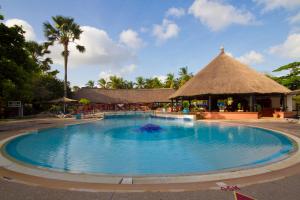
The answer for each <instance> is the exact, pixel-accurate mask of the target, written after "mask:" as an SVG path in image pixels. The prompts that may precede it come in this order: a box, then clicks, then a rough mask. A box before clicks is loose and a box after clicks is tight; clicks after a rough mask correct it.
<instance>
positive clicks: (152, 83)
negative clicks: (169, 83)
mask: <svg viewBox="0 0 300 200" xmlns="http://www.w3.org/2000/svg"><path fill="white" fill-rule="evenodd" d="M145 82H146V83H145V88H148V89H149V88H162V87H163V84H162V82H161V81H160V80H159V78H157V77H154V78H147V79H146V81H145Z"/></svg>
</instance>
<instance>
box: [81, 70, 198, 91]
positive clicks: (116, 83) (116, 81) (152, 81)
mask: <svg viewBox="0 0 300 200" xmlns="http://www.w3.org/2000/svg"><path fill="white" fill-rule="evenodd" d="M178 75H179V77H178V78H176V77H175V75H174V74H172V73H168V74H167V76H166V79H165V81H161V80H160V79H159V78H158V77H153V78H144V77H142V76H139V77H136V79H135V82H133V81H128V80H124V79H123V78H122V77H118V76H116V75H114V76H110V77H109V78H108V79H104V78H101V79H99V80H98V81H97V84H98V87H99V88H104V89H132V88H137V89H151V88H174V89H178V88H179V87H181V86H182V85H183V84H184V83H186V82H187V81H188V80H189V79H190V78H192V77H193V74H192V73H189V72H188V68H187V67H182V68H180V70H179V73H178ZM92 82H93V81H92ZM91 86H92V84H91V80H90V81H88V83H87V84H86V87H91ZM92 87H94V85H93V86H92Z"/></svg>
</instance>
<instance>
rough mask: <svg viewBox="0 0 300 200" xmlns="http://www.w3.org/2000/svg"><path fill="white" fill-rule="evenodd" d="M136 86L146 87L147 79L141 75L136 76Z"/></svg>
mask: <svg viewBox="0 0 300 200" xmlns="http://www.w3.org/2000/svg"><path fill="white" fill-rule="evenodd" d="M135 85H136V88H139V89H141V88H145V79H144V78H143V77H141V76H139V77H136V82H135Z"/></svg>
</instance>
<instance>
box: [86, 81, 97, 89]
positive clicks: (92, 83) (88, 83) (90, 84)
mask: <svg viewBox="0 0 300 200" xmlns="http://www.w3.org/2000/svg"><path fill="white" fill-rule="evenodd" d="M85 86H86V87H88V88H94V87H95V81H93V80H89V81H88V82H87V83H86V84H85Z"/></svg>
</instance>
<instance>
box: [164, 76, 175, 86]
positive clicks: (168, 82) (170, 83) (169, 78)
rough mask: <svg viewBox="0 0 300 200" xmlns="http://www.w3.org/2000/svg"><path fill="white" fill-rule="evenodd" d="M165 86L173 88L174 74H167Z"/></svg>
mask: <svg viewBox="0 0 300 200" xmlns="http://www.w3.org/2000/svg"><path fill="white" fill-rule="evenodd" d="M165 87H166V88H175V76H174V74H171V73H169V74H167V78H166V83H165Z"/></svg>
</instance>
